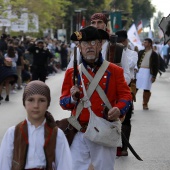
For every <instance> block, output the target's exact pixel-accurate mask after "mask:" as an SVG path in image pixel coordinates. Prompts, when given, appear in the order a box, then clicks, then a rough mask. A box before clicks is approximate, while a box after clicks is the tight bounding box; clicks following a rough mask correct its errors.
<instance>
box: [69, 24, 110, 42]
mask: <svg viewBox="0 0 170 170" xmlns="http://www.w3.org/2000/svg"><path fill="white" fill-rule="evenodd" d="M70 39H71V40H73V41H91V40H97V39H98V40H105V39H107V40H109V34H108V33H107V32H106V31H104V30H102V29H97V28H95V27H93V26H88V27H85V28H83V29H81V30H80V31H76V32H74V33H73V34H72V35H71V37H70Z"/></svg>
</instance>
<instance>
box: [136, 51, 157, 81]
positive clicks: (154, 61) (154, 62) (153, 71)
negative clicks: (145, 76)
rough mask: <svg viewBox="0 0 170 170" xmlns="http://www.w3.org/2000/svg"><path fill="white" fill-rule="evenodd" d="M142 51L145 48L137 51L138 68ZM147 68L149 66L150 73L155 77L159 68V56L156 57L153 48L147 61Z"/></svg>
mask: <svg viewBox="0 0 170 170" xmlns="http://www.w3.org/2000/svg"><path fill="white" fill-rule="evenodd" d="M144 52H145V50H141V51H139V53H138V62H137V66H138V68H139V67H140V66H139V63H140V61H141V57H142V55H143V53H144ZM149 68H150V74H151V75H152V76H153V77H154V78H156V76H157V74H158V70H159V57H158V54H157V53H156V52H154V51H153V50H152V53H151V57H150V61H149Z"/></svg>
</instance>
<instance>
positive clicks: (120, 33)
mask: <svg viewBox="0 0 170 170" xmlns="http://www.w3.org/2000/svg"><path fill="white" fill-rule="evenodd" d="M115 34H116V35H117V36H118V38H125V39H127V38H128V36H127V31H126V30H120V31H117V32H116V33H115Z"/></svg>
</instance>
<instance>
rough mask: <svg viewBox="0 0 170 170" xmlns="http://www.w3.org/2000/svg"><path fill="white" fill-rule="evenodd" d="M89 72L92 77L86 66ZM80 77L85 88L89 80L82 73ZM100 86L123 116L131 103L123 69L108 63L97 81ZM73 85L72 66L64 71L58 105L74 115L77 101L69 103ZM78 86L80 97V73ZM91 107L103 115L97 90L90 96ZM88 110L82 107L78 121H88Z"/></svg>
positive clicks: (91, 72) (102, 105)
mask: <svg viewBox="0 0 170 170" xmlns="http://www.w3.org/2000/svg"><path fill="white" fill-rule="evenodd" d="M85 67H86V66H85ZM86 69H87V70H88V72H89V74H90V75H91V76H92V77H94V76H95V73H94V72H93V71H92V70H91V69H90V68H88V67H86ZM82 78H83V80H84V85H85V87H86V90H87V88H88V86H89V80H88V79H87V78H86V76H85V75H84V74H83V75H82ZM99 85H100V87H101V88H102V89H103V90H104V92H105V93H106V95H107V97H108V99H109V101H110V103H111V105H112V106H113V107H118V108H119V109H120V112H121V116H120V117H123V116H124V115H125V114H126V112H127V111H128V109H129V107H130V105H131V100H132V98H131V92H130V89H129V87H128V85H127V83H126V81H125V79H124V75H123V69H122V68H120V67H119V66H117V65H115V64H113V63H110V64H109V66H108V68H107V70H106V71H105V73H104V75H103V77H102V78H101V80H100V82H99ZM72 86H73V68H70V69H68V70H67V71H66V73H65V78H64V81H63V86H62V95H61V97H60V105H61V107H62V108H63V109H64V110H71V113H72V115H75V112H76V106H77V104H78V102H77V103H71V94H70V89H71V87H72ZM78 87H79V89H80V91H81V95H80V99H81V98H82V97H83V96H84V95H83V89H82V84H81V81H80V75H79V76H78ZM90 101H91V104H92V106H91V108H92V110H93V112H94V113H95V114H96V115H97V116H99V117H104V116H103V111H104V102H103V101H102V99H101V98H100V96H99V94H98V92H97V91H96V90H95V91H94V92H93V94H92V96H91V98H90ZM89 116H90V114H89V111H88V109H87V108H83V110H82V112H81V114H80V116H79V122H83V123H84V122H88V121H89Z"/></svg>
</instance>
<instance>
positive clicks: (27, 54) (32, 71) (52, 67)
mask: <svg viewBox="0 0 170 170" xmlns="http://www.w3.org/2000/svg"><path fill="white" fill-rule="evenodd" d="M71 51H72V50H71V49H70V47H69V45H67V44H66V43H65V42H61V41H59V40H57V39H51V38H48V37H44V38H33V37H30V36H27V37H25V38H23V37H21V36H18V37H15V36H14V37H10V35H6V34H2V35H1V39H0V75H1V76H0V101H1V100H3V99H5V101H7V102H8V101H9V100H10V99H9V95H10V94H13V93H17V90H21V89H22V88H23V86H25V85H26V84H27V83H28V82H30V81H32V80H38V79H39V80H42V81H44V82H45V80H46V79H47V78H48V76H51V75H55V74H56V73H59V72H61V71H62V70H63V71H64V70H66V68H67V64H68V61H69V55H70V53H71ZM10 60H11V61H10ZM7 61H8V63H9V62H12V64H11V65H8V66H7V65H6V64H7ZM2 91H5V93H6V95H5V96H4V97H3V96H2Z"/></svg>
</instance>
